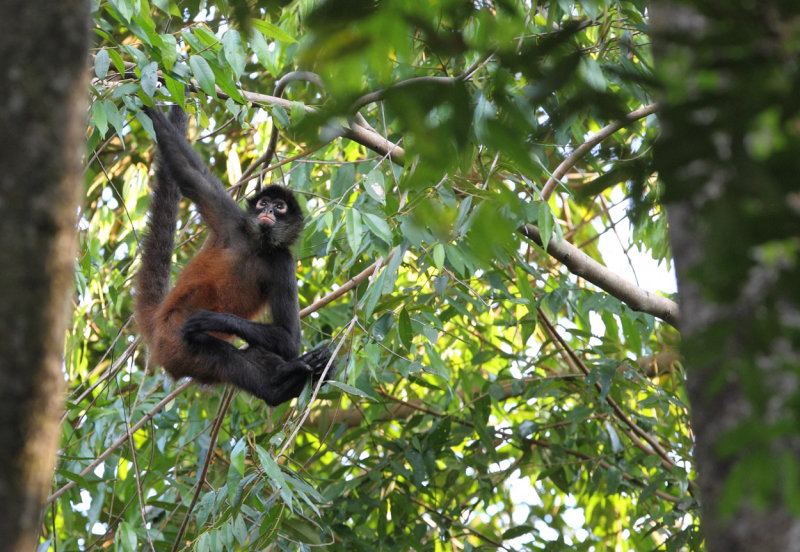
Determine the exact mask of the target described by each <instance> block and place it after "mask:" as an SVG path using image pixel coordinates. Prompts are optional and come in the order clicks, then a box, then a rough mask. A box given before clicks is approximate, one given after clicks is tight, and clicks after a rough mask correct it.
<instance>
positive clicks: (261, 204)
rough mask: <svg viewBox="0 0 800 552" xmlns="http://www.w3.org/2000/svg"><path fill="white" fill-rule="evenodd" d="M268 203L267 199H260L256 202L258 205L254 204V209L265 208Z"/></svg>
mask: <svg viewBox="0 0 800 552" xmlns="http://www.w3.org/2000/svg"><path fill="white" fill-rule="evenodd" d="M268 203H269V201H267V198H264V197H262V198H261V199H259V200H258V203H256V207H258V208H259V209H263V208H264V207H266V206H267V204H268Z"/></svg>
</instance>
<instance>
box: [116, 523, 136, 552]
mask: <svg viewBox="0 0 800 552" xmlns="http://www.w3.org/2000/svg"><path fill="white" fill-rule="evenodd" d="M117 535H118V538H119V542H120V544H122V549H123V550H125V552H137V547H136V544H137V539H136V531H135V530H134V528H133V526H131V524H130V523H128V522H127V521H123V522H121V523H120V524H119V531H118V533H117Z"/></svg>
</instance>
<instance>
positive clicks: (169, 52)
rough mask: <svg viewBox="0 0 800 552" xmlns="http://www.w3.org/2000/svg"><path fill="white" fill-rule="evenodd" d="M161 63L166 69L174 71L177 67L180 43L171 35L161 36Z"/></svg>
mask: <svg viewBox="0 0 800 552" xmlns="http://www.w3.org/2000/svg"><path fill="white" fill-rule="evenodd" d="M159 51H160V52H161V61H162V63H163V64H164V69H166V70H167V71H172V68H173V67H175V62H176V61H177V60H178V41H177V40H176V39H175V37H174V36H173V35H171V34H162V35H161V47H160V48H159Z"/></svg>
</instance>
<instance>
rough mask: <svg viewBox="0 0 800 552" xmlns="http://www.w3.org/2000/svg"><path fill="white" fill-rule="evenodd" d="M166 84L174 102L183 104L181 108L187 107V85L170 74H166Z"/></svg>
mask: <svg viewBox="0 0 800 552" xmlns="http://www.w3.org/2000/svg"><path fill="white" fill-rule="evenodd" d="M164 85H165V86H166V87H167V90H168V91H169V97H170V99H172V101H173V102H175V103H176V104H178V105H179V106H181V109H184V110H185V109H186V86H184V84H183V83H182V82H180V81H178V80H175V79H173V78H172V77H170V76H169V75H164Z"/></svg>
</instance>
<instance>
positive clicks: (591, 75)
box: [578, 56, 608, 92]
mask: <svg viewBox="0 0 800 552" xmlns="http://www.w3.org/2000/svg"><path fill="white" fill-rule="evenodd" d="M578 71H579V73H580V74H581V76H582V77H583V80H584V81H585V82H586V84H588V85H589V86H590V87H592V88H593V89H595V90H597V91H598V92H605V91H606V88H608V83H606V78H605V76H604V75H603V70H602V69H601V68H600V64H599V63H597V62H596V61H595V60H594V59H592V58H591V57H589V56H584V57H582V58H581V63H580V65H579V66H578Z"/></svg>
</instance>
